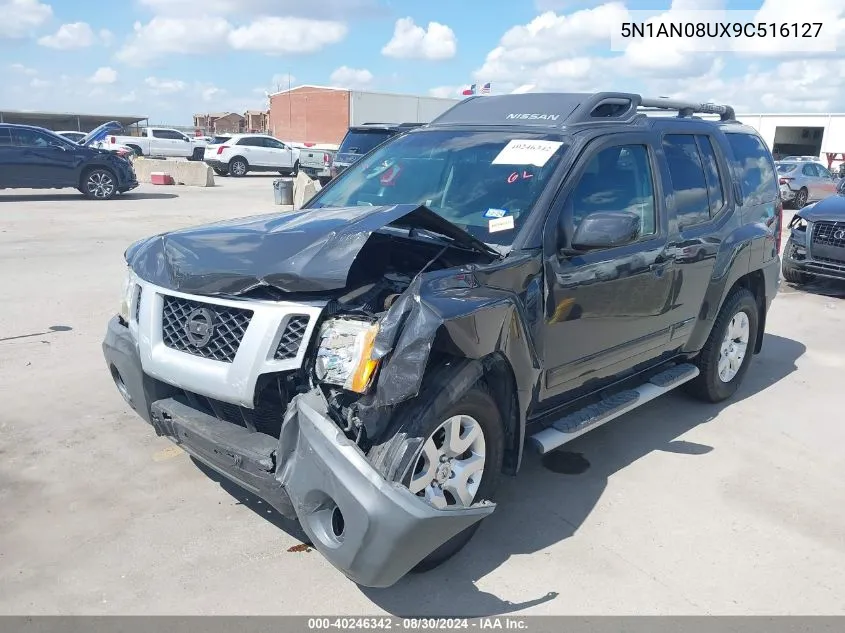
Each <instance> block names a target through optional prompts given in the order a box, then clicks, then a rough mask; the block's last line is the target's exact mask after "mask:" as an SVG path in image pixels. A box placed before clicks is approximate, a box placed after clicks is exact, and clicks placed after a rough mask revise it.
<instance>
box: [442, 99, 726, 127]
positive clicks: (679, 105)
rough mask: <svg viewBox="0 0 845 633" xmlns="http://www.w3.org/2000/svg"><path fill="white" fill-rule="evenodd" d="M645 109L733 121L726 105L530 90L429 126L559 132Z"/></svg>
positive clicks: (629, 117)
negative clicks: (534, 128) (486, 126)
mask: <svg viewBox="0 0 845 633" xmlns="http://www.w3.org/2000/svg"><path fill="white" fill-rule="evenodd" d="M648 110H652V111H654V110H675V111H677V112H678V116H679V117H692V116H693V115H695V114H717V115H719V118H720V120H721V121H733V120H734V117H735V114H734V109H733V108H732V107H731V106H729V105H719V104H715V103H693V102H686V101H678V100H674V99H666V98H663V97H659V98H644V97H642V96H640V95H638V94H634V93H627V92H599V93H595V94H585V93H536V92H534V93H523V94H515V95H513V94H512V95H495V96H474V97H468V98H467V99H464V100H463V101H461V102H459V103H457V104H456V105H454V106H453V107H452V108H450V109H449V110H447V111H446V112H444V113H443V114H441V115H440V116H439V117H437V118H436V119H435V120H434V121H432V125H461V124H473V123H474V124H479V123H481V124H491V125H522V126H524V125H528V126H538V127H547V128H548V127H554V128H560V127H561V126H564V125H565V126H567V127H569V126H573V125H580V124H587V123H590V124H594V123H626V122H630V121H633V120H634V119H635V118H636V117H637V116H642V115H643V114H644V112H645V111H648Z"/></svg>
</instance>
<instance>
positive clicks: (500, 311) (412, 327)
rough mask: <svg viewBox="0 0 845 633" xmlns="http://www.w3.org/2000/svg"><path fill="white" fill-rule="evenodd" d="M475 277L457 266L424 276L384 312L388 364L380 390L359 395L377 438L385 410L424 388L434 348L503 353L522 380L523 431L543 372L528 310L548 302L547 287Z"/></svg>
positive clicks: (381, 342)
mask: <svg viewBox="0 0 845 633" xmlns="http://www.w3.org/2000/svg"><path fill="white" fill-rule="evenodd" d="M469 278H472V279H475V278H474V277H473V276H472V275H471V274H470V275H467V274H459V275H456V274H455V273H454V271H448V272H438V273H431V274H428V275H424V276H420V277H418V278H417V279H415V280H414V282H413V283H412V284H411V286H410V287H409V288H408V290H406V291H405V293H404V294H403V295H402V297H400V298H399V299H398V300H397V301H396V302H395V303H394V304H393V305H392V306H391V308H390V310H389V311H388V313H387V315H385V317H384V318H383V319H382V322H381V328H380V330H379V334H378V336H377V337H376V341H375V346H374V356H375V357H377V358H381V359H383V365H382V367H381V369H380V371H379V376H378V379H377V383H376V385H375V389H374V391H373V393H372V394H370V395H368V396H367V397H365V398H364V399H362V401H360V402H359V406H360V408H361V409H362V410H363V411H366V412H368V413H369V414H368V415H364V416H362V422H364V425H365V428H366V430H367V434H368V436H369V437H378V436H379V435H380V434H381V433H382V432H383V431H384V428H386V426H387V423H388V419H389V416H387V415H378V414H377V412H378V411H380V410H387V409H389V408H390V407H392V406H394V405H397V404H399V403H400V402H403V401H405V400H408V399H410V398H413V397H414V396H416V395H417V394H418V393H419V391H420V387H421V385H422V381H423V376H424V375H425V372H426V369H427V367H428V365H429V357H430V355H431V354H432V352H439V353H442V354H445V355H448V356H453V357H459V358H466V359H471V360H481V359H484V358H487V357H490V356H492V355H494V354H498V355H500V356H502V357H503V358H504V359H505V360H506V361H507V362H508V363H509V365H510V368H511V370H512V372H513V376H514V379H515V383H516V385H515V386H516V392H517V393H516V396H517V402H518V410H519V412H520V414H519V418H520V421H519V429H518V433H519V436H520V437H521V435H522V433H523V430H524V425H525V415H524V412H525V411H526V409H527V407H528V403H529V402H530V399H531V395H532V393H533V390H534V388H535V386H536V384H537V381H538V377H539V374H540V360H539V357H538V354H537V351H536V345H535V340H534V337H535V335H534V332H535V329H534V328H533V327H532V323H533V322H534V320H535V319H533V318H532V317H531V314H529V313H528V311H529V310H530V311H531V312H532V313H533V311H534V310H540V309H541V307H540V301H539V295H540V288H541V287H542V286H541V284H540V283H539V279H538V280H537V283H533V284H531V283H529V284H527V285H526V292H525V293H523V295H522V297H521V296H518V295H517V294H516V293H513V292H509V291H507V290H503V289H498V288H493V287H490V286H482V285H480V284H478V283H477V280H476V281H475V282H474V283H470V282H469V281H468V279H469ZM456 280H459V281H456ZM461 286H463V287H461ZM535 295H536V296H535ZM523 297H524V298H523ZM526 306H528V308H527V309H526ZM520 444H521V442H520Z"/></svg>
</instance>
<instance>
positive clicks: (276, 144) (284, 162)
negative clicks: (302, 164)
mask: <svg viewBox="0 0 845 633" xmlns="http://www.w3.org/2000/svg"><path fill="white" fill-rule="evenodd" d="M203 160H205V162H206V164H208V165H211V167H212V168H213V169H214V172H215V173H216V174H217V175H218V176H226V175H230V176H245V175H246V174H247V172H250V171H277V172H279V173H280V174H282V175H283V176H292V175H295V174H296V172H297V171H298V170H299V150H298V149H297V148H295V147H292V146H290V145H287V144H285V143H282V141H280V140H278V139H275V138H273V137H272V136H269V135H267V134H234V135H233V136H232V137H231V138H229V139H228V140H227V141H225V142H224V143H221V144H209V145H207V146H206V148H205V155H204V156H203Z"/></svg>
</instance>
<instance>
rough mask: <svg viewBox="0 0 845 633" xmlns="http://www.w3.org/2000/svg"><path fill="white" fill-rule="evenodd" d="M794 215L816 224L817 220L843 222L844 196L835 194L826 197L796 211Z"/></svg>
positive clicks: (844, 220) (844, 210) (844, 217)
mask: <svg viewBox="0 0 845 633" xmlns="http://www.w3.org/2000/svg"><path fill="white" fill-rule="evenodd" d="M795 215H798V216H801V217H802V218H804V219H805V220H807V221H808V222H818V221H819V220H828V221H831V222H845V196H843V195H840V194H837V195H834V196H830V197H827V198H825V199H824V200H821V201H819V202H816V203H815V204H813V205H810V206H807V207H804V208H803V209H801V210H800V211H796V212H795Z"/></svg>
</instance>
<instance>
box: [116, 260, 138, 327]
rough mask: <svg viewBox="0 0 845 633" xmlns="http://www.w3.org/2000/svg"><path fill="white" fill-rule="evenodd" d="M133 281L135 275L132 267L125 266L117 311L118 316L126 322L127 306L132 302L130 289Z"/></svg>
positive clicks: (127, 315)
mask: <svg viewBox="0 0 845 633" xmlns="http://www.w3.org/2000/svg"><path fill="white" fill-rule="evenodd" d="M134 281H135V276H134V275H133V274H132V269H131V268H129V267H128V266H127V267H126V273H125V275H124V277H123V286H122V287H121V292H120V309H119V311H118V314H119V315H120V318H121V319H123V320H124V321H125V322H126V323H129V306H130V305H131V304H132V289H133V288H134V287H135V284H134Z"/></svg>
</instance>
